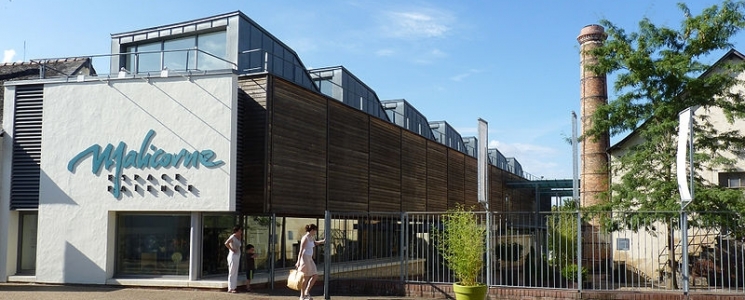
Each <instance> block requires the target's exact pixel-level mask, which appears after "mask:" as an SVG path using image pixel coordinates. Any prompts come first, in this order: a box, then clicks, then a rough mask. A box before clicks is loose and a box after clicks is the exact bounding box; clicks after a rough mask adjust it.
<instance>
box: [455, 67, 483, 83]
mask: <svg viewBox="0 0 745 300" xmlns="http://www.w3.org/2000/svg"><path fill="white" fill-rule="evenodd" d="M479 72H480V71H479V70H476V69H470V70H468V71H466V72H464V73H460V74H458V75H455V76H452V77H450V80H452V81H463V79H466V78H467V77H469V76H471V75H473V74H476V73H479Z"/></svg>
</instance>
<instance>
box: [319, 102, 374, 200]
mask: <svg viewBox="0 0 745 300" xmlns="http://www.w3.org/2000/svg"><path fill="white" fill-rule="evenodd" d="M328 130H329V158H328V159H329V163H328V169H329V199H328V206H329V207H338V208H341V210H343V211H350V212H359V211H368V208H369V207H368V201H369V186H370V171H369V166H370V163H369V161H370V139H369V136H368V132H369V131H370V118H369V116H367V115H366V114H358V113H356V110H355V109H354V108H352V107H349V106H347V105H344V104H343V103H341V102H334V101H329V128H328Z"/></svg>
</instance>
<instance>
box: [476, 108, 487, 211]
mask: <svg viewBox="0 0 745 300" xmlns="http://www.w3.org/2000/svg"><path fill="white" fill-rule="evenodd" d="M478 130H479V131H478V134H479V138H478V140H477V143H478V149H477V150H476V151H477V152H478V154H477V163H478V164H479V165H478V168H477V172H478V174H477V175H478V200H479V202H480V203H484V204H487V207H488V203H489V184H488V177H489V176H488V173H487V170H489V169H488V168H487V163H488V162H487V152H488V151H489V150H488V149H487V146H488V145H487V144H488V143H489V141H488V131H489V126H488V124H487V123H486V121H484V120H482V119H479V127H478Z"/></svg>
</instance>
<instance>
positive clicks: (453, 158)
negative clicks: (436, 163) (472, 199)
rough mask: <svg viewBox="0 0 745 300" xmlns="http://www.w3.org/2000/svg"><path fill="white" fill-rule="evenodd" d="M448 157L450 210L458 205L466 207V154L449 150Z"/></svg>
mask: <svg viewBox="0 0 745 300" xmlns="http://www.w3.org/2000/svg"><path fill="white" fill-rule="evenodd" d="M447 155H448V168H447V170H448V177H447V182H448V185H447V186H448V208H453V207H455V206H456V204H463V205H465V204H466V203H465V172H464V167H465V161H464V160H465V158H464V156H465V154H463V152H460V151H457V150H454V149H449V148H448V149H447Z"/></svg>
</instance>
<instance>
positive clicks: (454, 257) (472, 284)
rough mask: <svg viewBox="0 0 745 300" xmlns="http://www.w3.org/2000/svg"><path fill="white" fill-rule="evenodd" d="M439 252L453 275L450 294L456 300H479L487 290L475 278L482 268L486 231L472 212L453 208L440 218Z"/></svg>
mask: <svg viewBox="0 0 745 300" xmlns="http://www.w3.org/2000/svg"><path fill="white" fill-rule="evenodd" d="M442 224H443V226H444V228H443V230H442V232H440V233H439V235H440V237H439V242H440V243H439V245H438V247H439V250H440V252H441V253H442V256H443V258H444V259H445V262H446V263H447V265H448V267H449V268H450V270H452V271H453V275H454V276H455V278H456V279H457V280H458V281H456V282H455V283H453V292H454V293H455V298H456V299H458V300H467V299H470V300H483V299H484V298H485V297H486V292H487V290H488V287H487V286H486V285H485V284H483V283H481V282H479V281H478V278H479V276H480V275H481V272H482V270H483V267H484V253H485V249H486V247H485V245H484V244H485V242H486V228H485V226H484V225H481V224H479V222H478V218H477V217H476V214H475V213H474V212H473V210H472V209H466V208H464V207H463V205H460V204H459V205H457V206H456V207H455V208H454V209H451V210H449V211H447V212H446V213H445V214H444V215H443V216H442Z"/></svg>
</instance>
